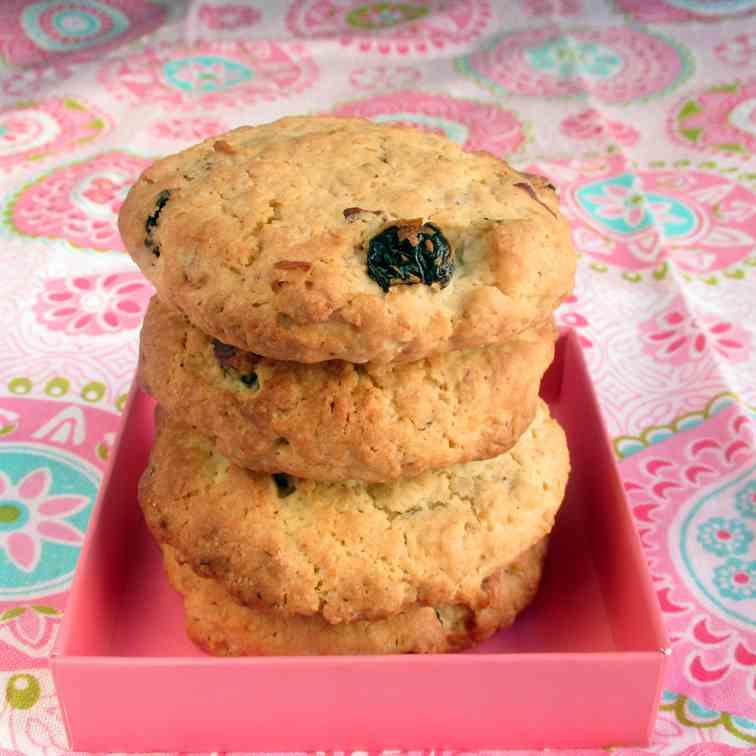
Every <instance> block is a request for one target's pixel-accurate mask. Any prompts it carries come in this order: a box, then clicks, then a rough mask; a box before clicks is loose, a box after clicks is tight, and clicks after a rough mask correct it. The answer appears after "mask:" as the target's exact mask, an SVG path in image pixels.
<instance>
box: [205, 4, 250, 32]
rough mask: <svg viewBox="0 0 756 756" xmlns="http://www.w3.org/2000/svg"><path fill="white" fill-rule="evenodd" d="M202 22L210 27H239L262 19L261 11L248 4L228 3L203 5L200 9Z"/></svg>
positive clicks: (219, 28) (222, 28) (217, 28)
mask: <svg viewBox="0 0 756 756" xmlns="http://www.w3.org/2000/svg"><path fill="white" fill-rule="evenodd" d="M199 17H200V19H201V20H202V22H203V23H204V24H205V25H206V26H207V27H208V28H210V29H216V30H226V29H238V28H239V27H240V26H252V25H253V24H256V23H257V22H258V21H259V20H260V11H259V10H257V8H250V7H249V6H248V5H240V4H236V3H229V4H228V5H220V6H218V5H203V6H202V7H201V8H200V11H199Z"/></svg>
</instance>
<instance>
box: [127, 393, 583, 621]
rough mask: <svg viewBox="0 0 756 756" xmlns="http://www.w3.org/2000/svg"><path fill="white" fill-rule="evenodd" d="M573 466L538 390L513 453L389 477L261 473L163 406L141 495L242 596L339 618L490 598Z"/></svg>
mask: <svg viewBox="0 0 756 756" xmlns="http://www.w3.org/2000/svg"><path fill="white" fill-rule="evenodd" d="M568 470H569V458H568V450H567V445H566V441H565V437H564V433H563V432H562V429H561V428H560V427H559V425H558V424H557V422H556V421H555V420H553V419H552V418H551V417H550V415H549V412H548V408H547V407H546V405H545V404H544V403H543V402H541V401H540V400H539V404H538V409H537V412H536V417H535V419H534V420H533V422H532V423H531V424H530V426H529V427H528V429H527V430H526V431H525V433H524V434H523V435H522V436H521V437H520V439H519V440H518V442H517V444H515V446H514V447H513V448H512V449H511V450H510V451H509V452H507V453H505V454H502V455H499V456H498V457H494V458H492V459H489V460H484V461H475V462H466V463H464V464H460V465H454V466H452V467H449V468H446V469H444V470H437V471H433V472H426V473H423V474H422V475H419V476H417V477H415V478H404V479H401V480H398V481H394V482H390V483H363V482H359V481H342V482H338V483H333V482H332V483H325V482H318V481H312V480H305V479H302V478H294V477H291V476H288V475H284V474H281V473H274V474H273V475H267V474H264V473H255V472H251V471H249V470H246V469H244V468H242V467H238V466H236V465H233V464H232V463H231V462H229V460H228V459H227V458H226V457H224V456H223V455H222V454H220V452H218V451H217V450H216V449H215V448H214V447H213V445H212V443H211V442H210V441H208V440H207V439H206V438H204V437H203V436H202V435H200V434H199V433H198V432H196V431H193V430H191V429H190V428H189V427H188V426H185V425H183V424H182V423H181V422H180V421H179V420H177V419H175V418H171V417H170V416H169V415H168V414H167V413H165V412H164V411H160V412H159V413H158V428H157V437H156V440H155V446H154V447H153V450H152V455H151V458H150V463H149V465H148V467H147V469H146V471H145V473H144V474H143V476H142V479H141V481H140V486H139V498H140V502H141V505H142V509H143V511H144V514H145V518H146V521H147V524H148V525H149V527H150V529H151V531H152V533H153V535H154V536H155V538H156V539H157V541H158V542H159V543H161V544H168V545H170V546H173V547H174V548H175V549H176V550H177V551H178V552H179V554H180V555H181V559H182V560H183V561H185V562H187V563H188V564H189V565H190V566H191V567H192V569H194V571H195V572H197V573H198V574H200V575H203V576H205V577H214V578H216V579H218V580H221V581H222V582H223V583H224V585H225V586H226V588H227V589H228V590H229V591H230V593H231V594H232V595H233V596H234V597H235V598H236V600H237V601H239V602H241V603H243V604H245V605H247V606H262V607H266V606H267V607H271V608H274V609H277V610H279V611H283V612H288V613H290V614H302V615H314V614H321V615H322V616H323V617H324V618H325V620H327V621H328V622H330V623H339V622H354V621H356V620H363V619H379V618H382V617H388V616H391V615H393V614H398V613H399V612H401V611H404V610H406V609H408V608H409V607H411V606H414V605H420V606H444V605H448V604H464V605H466V606H468V607H470V608H471V609H473V610H478V609H480V608H483V607H485V606H487V605H488V603H489V597H488V591H487V590H486V584H485V583H486V578H487V577H488V576H489V575H491V574H492V573H493V572H495V571H496V570H497V569H499V568H501V567H503V566H506V565H507V564H509V563H510V562H512V560H513V559H515V558H516V557H517V556H519V555H520V554H521V553H522V552H523V551H524V550H525V549H527V548H529V547H530V546H532V545H533V544H534V543H536V542H537V541H539V540H540V539H541V538H543V537H544V536H545V535H546V534H548V532H549V531H550V530H551V527H552V525H553V522H554V517H555V514H556V512H557V509H558V508H559V505H560V503H561V501H562V497H563V494H564V488H565V484H566V480H567V474H568Z"/></svg>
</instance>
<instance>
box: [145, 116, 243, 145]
mask: <svg viewBox="0 0 756 756" xmlns="http://www.w3.org/2000/svg"><path fill="white" fill-rule="evenodd" d="M227 130H228V127H227V126H226V124H225V123H223V122H222V121H220V120H218V119H217V118H207V117H205V116H194V117H189V118H178V117H177V118H167V119H166V120H164V121H157V122H155V123H154V124H153V125H152V127H151V128H150V131H151V133H152V135H153V136H156V137H158V139H180V140H183V141H187V142H199V141H201V140H202V139H207V138H208V137H211V136H215V135H216V134H222V133H223V132H224V131H227Z"/></svg>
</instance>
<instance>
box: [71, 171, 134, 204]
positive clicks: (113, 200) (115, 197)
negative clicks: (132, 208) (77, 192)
mask: <svg viewBox="0 0 756 756" xmlns="http://www.w3.org/2000/svg"><path fill="white" fill-rule="evenodd" d="M130 187H131V182H130V181H119V182H115V181H112V180H111V179H109V178H106V177H104V176H98V177H97V178H95V179H92V182H91V183H90V185H89V187H88V188H87V190H86V191H84V192H82V194H83V195H84V196H85V197H86V198H87V199H88V200H89V201H90V202H94V203H95V204H98V205H108V206H109V207H110V209H111V210H112V211H113V212H114V213H118V211H119V209H120V208H121V205H122V204H123V194H124V190H125V189H129V188H130Z"/></svg>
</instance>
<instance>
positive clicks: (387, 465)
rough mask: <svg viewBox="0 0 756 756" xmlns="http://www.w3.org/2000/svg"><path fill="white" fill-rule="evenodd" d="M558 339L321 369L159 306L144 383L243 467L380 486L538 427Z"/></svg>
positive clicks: (149, 322)
mask: <svg viewBox="0 0 756 756" xmlns="http://www.w3.org/2000/svg"><path fill="white" fill-rule="evenodd" d="M555 336H556V329H555V328H554V326H553V324H552V323H547V324H546V325H544V326H543V327H542V328H541V329H540V330H539V331H538V332H535V331H530V332H527V333H526V334H523V335H522V336H521V337H520V338H519V339H517V340H512V341H509V342H505V343H504V344H503V345H501V346H495V347H489V348H487V349H476V350H463V351H454V352H447V353H446V354H439V355H434V356H432V357H427V358H425V359H422V360H419V361H415V362H408V363H399V364H396V365H381V364H373V363H367V364H365V365H356V364H353V363H348V362H342V361H335V360H334V361H329V362H323V363H318V364H314V365H303V364H300V363H294V362H282V361H278V360H270V359H268V358H263V357H258V356H256V355H251V354H248V353H243V352H240V351H239V350H237V349H236V348H235V347H231V346H229V345H225V344H222V343H220V342H218V341H214V340H213V339H211V338H210V337H209V336H206V335H205V334H204V333H203V332H202V331H200V330H199V329H197V328H195V327H194V326H192V325H191V324H190V323H189V322H188V319H187V318H186V317H185V316H184V315H182V314H181V313H179V312H178V311H175V310H172V309H171V308H170V307H167V306H166V305H164V304H162V303H161V302H159V301H158V300H157V298H153V300H152V302H151V303H150V306H149V308H148V310H147V315H146V318H145V321H144V326H143V328H142V336H141V349H140V371H139V374H140V378H141V381H142V383H143V385H144V386H145V388H146V389H147V391H148V392H149V393H150V394H152V395H153V396H154V397H155V398H156V399H157V400H158V402H159V403H160V405H161V406H162V407H164V408H165V410H166V411H167V412H169V413H170V414H173V415H176V416H177V417H181V418H182V419H183V420H184V421H185V422H186V423H187V424H189V425H192V426H194V427H196V428H198V429H199V430H201V432H202V433H203V434H205V435H207V436H210V437H211V438H213V440H214V441H215V445H216V447H217V448H218V449H219V451H221V452H222V453H223V454H225V455H226V456H228V457H229V458H230V459H232V460H233V461H234V462H235V463H236V464H239V465H242V466H243V467H249V468H250V469H254V470H260V471H265V472H285V473H290V474H292V475H297V476H300V477H303V478H312V479H315V480H344V479H357V480H365V481H370V482H380V481H386V480H392V479H397V478H400V477H407V476H412V475H417V474H419V473H421V472H424V471H425V470H433V469H439V468H442V467H448V466H449V465H452V464H456V463H459V462H465V461H468V460H471V459H487V458H490V457H493V456H496V455H498V454H502V453H503V452H505V451H507V450H508V449H509V448H511V447H512V445H513V444H514V443H515V442H516V441H517V439H518V438H519V437H520V435H521V434H522V433H523V432H524V431H525V429H526V428H527V426H528V425H529V424H530V422H531V420H532V419H533V417H534V415H535V411H536V403H537V400H538V387H539V384H540V380H541V376H542V375H543V373H544V371H545V370H546V368H547V367H548V365H549V363H550V362H551V360H552V358H553V354H554V339H555Z"/></svg>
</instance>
